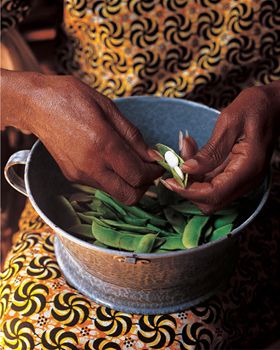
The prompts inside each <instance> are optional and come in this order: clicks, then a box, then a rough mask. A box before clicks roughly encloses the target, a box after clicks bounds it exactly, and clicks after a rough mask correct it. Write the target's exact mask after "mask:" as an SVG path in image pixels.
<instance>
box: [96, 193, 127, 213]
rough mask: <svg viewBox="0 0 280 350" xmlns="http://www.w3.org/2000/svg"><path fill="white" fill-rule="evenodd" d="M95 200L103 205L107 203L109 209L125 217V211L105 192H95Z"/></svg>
mask: <svg viewBox="0 0 280 350" xmlns="http://www.w3.org/2000/svg"><path fill="white" fill-rule="evenodd" d="M95 198H97V199H100V200H101V201H102V202H104V203H107V204H108V205H109V206H110V207H112V208H114V209H115V210H116V211H117V212H118V213H119V214H120V215H123V216H124V215H126V211H125V210H124V208H123V207H122V206H121V205H120V204H119V203H117V202H116V201H115V200H114V199H113V198H111V197H110V196H109V195H108V194H106V193H105V192H103V191H100V190H96V192H95Z"/></svg>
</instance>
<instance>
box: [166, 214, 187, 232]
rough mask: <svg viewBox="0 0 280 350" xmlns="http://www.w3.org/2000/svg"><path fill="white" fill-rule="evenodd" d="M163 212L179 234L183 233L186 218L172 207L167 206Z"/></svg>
mask: <svg viewBox="0 0 280 350" xmlns="http://www.w3.org/2000/svg"><path fill="white" fill-rule="evenodd" d="M163 212H164V215H165V217H166V219H167V221H168V222H169V223H170V225H171V226H172V227H173V229H174V230H175V231H176V232H178V233H179V234H183V232H184V229H185V226H186V218H185V217H184V216H183V215H182V214H181V213H179V212H177V211H176V210H174V209H172V208H166V209H164V210H163Z"/></svg>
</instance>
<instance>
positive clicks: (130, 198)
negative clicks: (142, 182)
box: [123, 190, 140, 205]
mask: <svg viewBox="0 0 280 350" xmlns="http://www.w3.org/2000/svg"><path fill="white" fill-rule="evenodd" d="M123 196H124V198H123V203H124V204H126V205H134V204H136V203H137V202H138V200H139V199H140V198H139V195H138V193H137V192H136V191H135V190H131V191H129V192H126V193H124V195H123Z"/></svg>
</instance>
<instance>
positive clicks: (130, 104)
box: [5, 97, 269, 314]
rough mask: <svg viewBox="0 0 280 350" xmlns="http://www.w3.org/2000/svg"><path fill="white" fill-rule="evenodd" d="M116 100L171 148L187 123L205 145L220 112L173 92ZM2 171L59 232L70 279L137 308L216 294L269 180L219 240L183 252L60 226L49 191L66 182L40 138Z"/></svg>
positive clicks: (152, 139)
mask: <svg viewBox="0 0 280 350" xmlns="http://www.w3.org/2000/svg"><path fill="white" fill-rule="evenodd" d="M116 103H117V104H118V106H119V108H120V110H121V111H122V112H123V114H124V115H125V116H126V117H127V118H128V119H130V120H131V121H132V122H133V123H134V124H135V125H137V126H138V127H139V129H140V130H141V131H142V134H143V135H144V138H145V139H146V141H147V142H148V143H150V144H151V145H154V144H155V143H157V142H163V143H165V144H167V145H169V146H171V147H172V148H174V149H176V148H177V145H178V131H179V130H180V129H182V130H185V129H186V128H187V129H188V130H189V131H190V133H191V135H192V136H194V137H195V138H196V139H197V140H198V143H199V145H200V146H201V145H202V144H204V143H205V142H206V141H207V139H208V138H209V136H210V134H211V131H212V129H213V127H214V125H215V121H216V118H217V115H218V112H217V111H215V110H213V109H210V108H208V107H206V106H203V105H201V104H197V103H193V102H189V101H185V100H178V99H168V98H157V97H131V98H122V99H118V100H116ZM17 164H24V165H25V177H24V181H23V180H22V179H20V178H19V177H18V176H17V175H16V173H15V172H14V165H17ZM5 174H6V178H7V180H8V181H9V182H10V183H11V185H12V186H14V187H15V188H16V189H17V190H19V191H20V192H22V193H24V194H26V195H27V196H28V197H29V199H30V201H31V203H32V205H33V207H34V208H35V210H36V211H37V212H38V214H39V215H40V216H41V217H42V218H43V220H44V221H45V222H46V223H47V224H48V225H49V226H50V227H51V228H53V229H54V231H55V232H56V239H55V251H56V257H57V260H58V263H59V265H60V267H61V269H62V271H63V273H64V275H65V277H66V279H67V280H68V282H69V283H70V284H72V285H73V286H74V287H76V288H77V289H78V290H79V291H80V292H82V293H83V294H85V295H86V296H88V297H90V298H92V299H93V300H95V301H97V302H98V303H100V304H103V305H106V306H109V307H111V308H114V309H117V310H121V311H125V312H131V313H142V314H158V313H167V312H176V311H179V310H181V309H184V308H187V307H190V306H193V305H195V304H197V303H199V302H200V301H203V300H205V299H206V298H208V297H209V296H210V295H212V294H213V293H215V291H216V290H217V289H218V288H219V287H220V286H221V285H223V284H224V283H225V281H226V280H227V278H228V277H229V275H230V274H231V272H232V270H233V268H234V266H235V261H236V258H237V255H238V240H237V235H238V233H240V232H242V230H243V229H244V227H245V226H247V225H248V224H249V222H251V221H252V220H253V219H254V217H255V216H256V215H257V214H258V212H259V211H260V210H261V208H262V206H263V205H264V203H265V201H266V199H267V196H268V192H269V181H268V179H266V180H265V181H264V183H263V184H262V186H261V187H260V188H259V189H258V191H256V192H255V195H254V196H255V201H254V205H253V207H252V208H250V212H249V214H248V217H247V218H246V219H245V220H244V222H243V223H242V224H241V225H240V226H239V227H237V228H235V229H234V230H233V231H232V232H231V233H230V234H229V235H228V236H227V237H225V238H223V239H221V240H219V241H215V242H212V243H208V244H205V245H203V246H200V247H198V248H194V249H189V250H185V251H178V252H171V253H164V254H133V253H128V252H122V251H116V250H111V249H104V248H100V247H95V246H93V245H92V244H89V243H86V242H83V241H82V240H80V239H78V238H76V237H73V236H72V235H70V234H69V233H67V232H66V231H65V230H64V227H65V226H64V225H65V224H64V223H65V218H64V216H63V212H61V211H59V210H57V207H56V206H54V195H55V194H57V193H61V192H63V191H64V190H65V189H66V188H67V187H68V186H69V184H68V183H67V181H66V180H65V178H64V177H63V175H62V174H61V172H60V170H59V168H58V166H57V165H56V163H55V161H54V160H53V158H52V157H51V156H50V155H49V153H48V152H47V150H46V149H45V147H44V146H43V144H42V143H40V142H39V141H37V142H36V144H35V145H34V146H33V148H32V150H31V151H20V152H17V153H16V154H14V155H13V156H12V157H11V158H10V160H9V161H8V163H7V165H6V170H5Z"/></svg>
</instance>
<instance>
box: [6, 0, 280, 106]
mask: <svg viewBox="0 0 280 350" xmlns="http://www.w3.org/2000/svg"><path fill="white" fill-rule="evenodd" d="M30 2H32V1H31V0H30V1H28V0H25V1H15V0H3V1H2V27H3V28H8V27H9V26H11V25H13V24H15V23H16V21H17V20H21V19H22V18H23V16H24V15H25V14H26V13H27V11H28V5H29V3H30ZM58 43H59V45H58V51H57V58H58V67H57V69H58V71H59V72H60V73H63V74H73V75H75V76H76V77H78V78H80V79H82V80H83V81H84V82H86V83H87V84H89V85H90V86H92V87H94V88H97V89H98V90H99V91H100V92H102V93H103V94H105V95H107V96H109V97H111V98H114V97H120V96H128V95H146V94H149V95H158V96H162V95H163V96H167V97H179V98H188V99H192V100H196V101H200V102H203V103H206V104H208V105H210V106H212V107H216V108H221V107H224V106H226V105H227V104H228V103H229V102H230V101H232V99H233V98H234V97H236V95H237V94H238V93H239V92H240V91H241V90H242V89H243V88H245V87H247V86H249V85H256V84H264V83H265V84H266V83H269V82H271V81H273V80H275V79H279V78H280V44H279V43H280V2H279V1H278V0H243V1H236V0H153V1H150V0H143V1H140V0H127V1H121V0H109V1H108V0H65V1H64V16H63V24H62V26H61V30H60V33H59V36H58Z"/></svg>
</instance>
